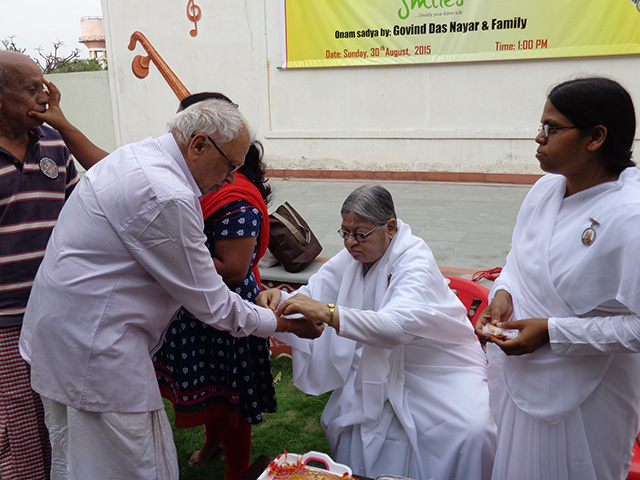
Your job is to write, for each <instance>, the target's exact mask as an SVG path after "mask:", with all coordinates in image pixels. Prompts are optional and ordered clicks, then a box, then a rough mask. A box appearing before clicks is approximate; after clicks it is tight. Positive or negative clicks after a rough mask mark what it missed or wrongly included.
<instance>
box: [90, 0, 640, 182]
mask: <svg viewBox="0 0 640 480" xmlns="http://www.w3.org/2000/svg"><path fill="white" fill-rule="evenodd" d="M280 1H281V0H264V1H255V0H243V1H240V0H216V2H212V1H208V2H207V1H205V0H196V3H197V4H199V5H200V7H201V8H202V18H201V20H200V21H199V22H198V35H197V36H196V37H191V36H190V35H189V30H190V29H191V28H192V27H193V23H191V22H190V21H189V20H188V18H187V17H186V14H185V7H186V3H187V2H186V0H171V1H169V0H138V1H137V2H135V4H131V2H124V1H122V0H102V3H103V13H104V15H105V29H106V37H107V49H108V55H109V57H110V64H109V75H110V80H111V92H112V96H113V100H114V102H113V103H114V118H115V131H116V141H117V142H118V143H119V144H123V143H128V142H133V141H137V140H139V139H142V138H144V137H147V136H155V135H159V134H162V133H164V132H165V127H164V125H165V123H166V120H168V119H169V118H170V116H171V115H172V114H173V112H175V109H176V107H177V104H178V99H177V97H176V96H175V95H174V94H173V92H172V91H171V90H170V88H169V86H168V85H167V83H166V82H165V81H164V79H163V78H162V76H161V75H160V73H159V72H158V70H157V68H156V67H155V66H154V65H152V66H151V69H150V73H149V75H148V77H146V78H144V79H138V78H136V77H134V75H133V73H132V71H131V61H132V60H133V57H134V56H135V55H137V54H144V51H143V49H142V48H141V47H140V46H137V47H136V49H135V52H131V51H129V50H128V49H127V45H128V43H129V37H130V35H131V33H132V32H134V31H136V30H139V31H141V32H142V33H143V34H145V35H146V37H147V38H148V39H149V40H150V41H151V43H152V44H153V46H154V47H155V48H156V50H157V51H158V52H159V53H160V55H161V56H162V57H163V58H164V60H165V61H166V62H167V63H168V64H169V66H170V67H171V68H172V69H173V71H174V72H175V73H176V74H177V75H178V77H179V78H180V80H181V81H182V82H183V83H184V84H185V86H186V87H187V88H188V89H189V90H190V91H191V92H197V91H203V90H215V91H221V92H223V93H225V94H227V95H228V96H230V97H231V98H232V99H233V100H234V101H235V102H237V103H239V104H240V107H241V110H242V111H243V113H244V114H245V116H246V117H247V119H248V120H249V122H250V123H251V124H252V125H253V126H254V128H255V129H256V130H257V133H258V138H259V139H261V140H263V143H264V145H265V151H266V158H267V161H268V163H269V166H270V167H272V168H296V169H331V170H374V171H376V170H395V171H455V172H490V173H525V174H527V173H534V174H535V173H540V170H539V168H538V165H537V161H536V160H535V158H534V152H535V144H534V142H533V137H534V136H535V134H536V131H537V126H538V124H539V119H540V114H541V111H542V106H543V104H544V101H545V93H546V91H547V90H548V89H549V87H550V86H552V85H553V84H555V83H557V82H558V81H561V80H565V79H567V78H571V77H575V76H579V75H587V74H598V75H606V76H610V77H613V78H615V79H617V80H619V81H620V82H621V83H622V84H623V85H625V86H626V87H627V88H628V89H629V91H630V92H631V93H632V96H633V97H634V98H635V100H636V104H637V105H638V107H639V109H640V56H638V55H635V56H620V57H600V58H577V59H557V60H535V61H512V62H485V63H464V64H462V63H461V64H432V65H407V66H379V67H357V68H353V67H352V68H331V69H301V70H282V69H279V68H278V67H279V66H280V65H281V64H282V54H281V27H282V26H281V22H280ZM550 21H554V19H551V20H550ZM555 21H558V22H559V25H560V24H564V21H563V20H562V19H556V20H555Z"/></svg>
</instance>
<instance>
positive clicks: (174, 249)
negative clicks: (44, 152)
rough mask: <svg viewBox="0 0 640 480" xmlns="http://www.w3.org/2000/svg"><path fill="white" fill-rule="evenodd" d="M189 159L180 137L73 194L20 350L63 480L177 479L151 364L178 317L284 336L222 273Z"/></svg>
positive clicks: (140, 148)
mask: <svg viewBox="0 0 640 480" xmlns="http://www.w3.org/2000/svg"><path fill="white" fill-rule="evenodd" d="M243 128H244V127H243ZM192 142H193V141H192ZM229 144H230V143H227V145H229ZM190 145H193V143H192V144H190ZM247 147H248V134H247ZM212 148H213V147H211V148H210V149H209V150H210V151H213V150H211V149H212ZM185 155H186V154H183V152H182V151H181V149H180V146H179V144H178V143H177V141H176V138H174V135H173V134H167V135H164V136H162V137H159V138H156V139H147V140H144V141H142V142H139V143H136V144H132V145H127V146H125V147H122V148H121V149H119V150H117V151H116V152H114V153H113V154H111V155H110V156H108V157H107V158H105V159H104V160H103V161H101V162H100V163H99V164H98V165H97V166H96V167H94V168H92V169H91V170H90V171H89V172H88V173H87V174H86V175H85V176H84V178H83V179H82V180H81V181H80V183H79V184H78V185H77V187H76V190H75V191H74V193H73V195H71V197H70V198H69V200H68V201H67V203H66V205H65V207H64V208H63V210H62V213H61V214H60V218H59V221H58V224H57V226H56V228H55V229H54V232H53V235H52V237H51V240H50V242H49V244H48V246H47V250H46V253H45V256H44V261H43V262H42V265H41V267H40V269H39V271H38V274H37V276H36V279H35V282H34V285H33V290H32V292H31V297H30V300H29V303H28V306H27V311H26V313H25V318H24V326H23V329H22V335H21V338H20V351H21V354H22V356H23V357H24V358H25V360H27V361H28V362H29V363H30V364H31V368H32V371H31V373H32V376H31V380H32V386H33V389H34V390H35V391H37V392H38V393H40V394H41V395H42V396H43V401H44V402H45V407H46V408H47V415H48V417H47V424H48V426H49V429H50V432H51V439H52V446H53V450H54V464H53V470H52V475H53V477H54V478H73V479H90V478H123V479H124V478H127V479H129V478H136V479H143V478H145V479H147V478H148V479H156V478H162V479H164V478H167V479H172V480H176V479H177V478H178V471H177V457H176V454H175V447H174V446H173V440H172V438H171V430H170V427H169V426H168V421H167V419H166V415H165V413H164V410H163V403H162V399H161V396H160V391H159V389H158V384H157V381H156V377H155V373H154V369H153V365H152V362H151V355H152V354H153V353H154V352H155V351H156V350H157V349H158V348H159V346H160V344H161V342H162V339H163V336H164V332H165V330H166V328H167V327H168V325H169V323H170V321H171V318H172V317H173V315H174V313H175V312H176V311H177V310H178V308H179V307H180V306H181V305H184V306H185V308H187V309H188V310H189V311H190V312H191V313H192V314H193V315H194V316H195V317H197V318H198V319H200V320H201V321H203V322H205V323H207V324H210V325H214V326H215V327H216V328H221V329H224V330H227V331H229V332H230V333H232V334H233V335H236V336H246V335H257V336H262V337H266V336H268V335H270V334H272V333H273V332H274V331H275V330H276V327H277V320H276V318H275V316H274V314H273V312H271V311H270V310H268V309H264V308H260V307H257V306H254V305H252V304H250V303H248V302H245V301H243V300H242V299H241V297H240V296H238V295H236V294H234V293H232V292H230V290H229V289H228V288H227V286H226V285H225V284H224V282H223V281H222V279H221V277H220V276H219V275H217V274H216V273H215V267H214V265H213V261H212V259H211V256H210V254H209V251H208V250H207V248H206V246H205V240H206V239H205V236H204V234H203V231H204V225H203V220H202V212H201V210H200V203H199V199H198V198H199V197H200V196H201V195H202V192H201V189H200V187H199V186H198V183H197V182H196V179H197V178H196V177H195V174H192V172H191V170H190V168H189V166H188V164H187V162H186V158H185ZM238 156H239V155H238ZM241 158H242V159H243V158H244V152H243V153H242V157H241ZM220 162H224V160H223V159H222V158H221V159H220ZM221 165H224V167H223V168H225V169H227V168H228V167H227V166H226V163H221ZM210 170H213V169H212V168H211V169H210ZM225 171H228V170H225ZM204 174H206V175H209V176H210V171H205V172H204ZM211 178H213V177H211ZM220 178H222V177H220ZM220 178H218V180H216V181H220ZM212 181H213V180H212ZM52 425H53V428H52ZM72 429H77V431H76V430H73V431H72ZM67 430H68V431H69V432H71V433H67ZM129 436H130V437H129ZM154 450H155V451H156V452H155V454H154ZM67 475H68V476H67Z"/></svg>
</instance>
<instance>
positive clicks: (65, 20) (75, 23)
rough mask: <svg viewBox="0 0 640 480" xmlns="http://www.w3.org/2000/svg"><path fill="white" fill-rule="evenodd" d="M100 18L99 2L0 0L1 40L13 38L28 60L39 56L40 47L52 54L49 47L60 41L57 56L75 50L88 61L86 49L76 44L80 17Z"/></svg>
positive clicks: (87, 0)
mask: <svg viewBox="0 0 640 480" xmlns="http://www.w3.org/2000/svg"><path fill="white" fill-rule="evenodd" d="M101 16H102V6H101V2H100V0H0V40H4V39H5V38H7V37H9V36H13V35H15V38H14V39H13V41H14V43H15V44H16V46H17V47H18V48H26V49H27V51H26V52H25V53H26V54H27V55H29V56H30V57H38V52H37V50H36V49H37V48H38V47H39V46H41V47H42V48H43V53H50V52H53V45H52V44H53V43H55V42H56V41H58V40H60V41H62V42H63V43H64V46H62V47H61V48H60V49H59V50H58V52H59V56H65V55H68V54H69V53H71V52H72V51H73V50H74V49H76V48H77V49H78V50H80V58H88V56H89V50H87V47H85V46H84V44H82V43H79V42H78V39H79V38H80V18H81V17H101ZM3 48H4V47H3V46H2V45H1V44H0V49H3Z"/></svg>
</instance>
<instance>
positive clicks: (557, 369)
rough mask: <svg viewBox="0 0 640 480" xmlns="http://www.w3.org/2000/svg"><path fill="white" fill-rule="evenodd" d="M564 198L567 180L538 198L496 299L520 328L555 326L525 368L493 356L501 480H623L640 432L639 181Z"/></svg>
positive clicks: (530, 204) (547, 181) (518, 360)
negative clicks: (507, 300)
mask: <svg viewBox="0 0 640 480" xmlns="http://www.w3.org/2000/svg"><path fill="white" fill-rule="evenodd" d="M565 192H566V182H565V178H564V177H563V176H561V175H547V176H545V177H543V178H542V179H541V180H539V181H538V183H536V185H535V186H534V187H533V188H532V189H531V191H530V192H529V194H528V196H527V198H526V199H525V201H524V203H523V204H522V207H521V210H520V213H519V215H518V221H517V224H516V227H515V230H514V233H513V242H512V244H513V248H512V251H511V252H510V253H509V256H508V258H507V264H506V266H505V268H504V269H503V271H502V274H501V275H500V277H499V279H498V280H497V281H496V283H495V284H494V287H493V289H492V295H495V293H496V292H497V291H499V290H506V291H507V292H509V293H510V294H511V297H512V299H513V308H514V311H513V316H512V319H513V320H519V319H526V318H549V322H548V330H549V339H550V343H549V344H547V345H545V346H543V347H542V348H540V349H538V350H537V351H535V352H534V353H531V354H527V355H522V356H506V355H505V354H504V353H503V352H502V351H501V350H500V349H498V348H497V347H496V346H495V345H488V346H487V354H488V357H489V359H490V363H489V367H490V372H491V373H493V372H495V373H496V375H495V376H492V375H490V387H491V394H492V401H491V404H492V406H493V407H494V416H495V418H496V422H497V423H498V426H499V429H498V431H499V440H498V453H497V456H496V461H495V467H494V474H493V479H494V480H510V479H514V478H517V479H519V480H540V479H545V480H578V479H579V480H596V479H597V480H614V479H615V480H622V479H624V478H626V475H627V472H628V470H629V465H630V462H631V448H632V445H633V439H634V437H635V436H636V435H637V433H638V430H639V428H640V424H639V418H640V417H639V413H640V374H639V372H640V355H639V354H638V353H635V352H640V319H639V318H638V314H639V313H640V255H639V254H638V245H640V172H639V171H638V170H637V169H636V168H635V167H630V168H627V169H626V170H624V171H623V172H622V173H621V175H620V177H619V179H618V180H617V181H615V182H605V183H601V184H599V185H596V186H594V187H591V188H589V189H587V190H584V191H582V192H579V193H576V194H574V195H571V196H569V197H566V198H565ZM589 228H592V229H593V230H594V231H595V235H592V237H591V240H592V243H589V240H586V241H585V242H583V241H582V237H583V233H584V232H585V231H586V230H587V229H589ZM587 233H589V232H587ZM534 254H535V255H534Z"/></svg>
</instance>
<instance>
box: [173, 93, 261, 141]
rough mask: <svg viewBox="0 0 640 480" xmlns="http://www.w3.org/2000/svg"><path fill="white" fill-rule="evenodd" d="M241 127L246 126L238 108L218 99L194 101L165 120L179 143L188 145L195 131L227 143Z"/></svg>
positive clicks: (235, 135)
mask: <svg viewBox="0 0 640 480" xmlns="http://www.w3.org/2000/svg"><path fill="white" fill-rule="evenodd" d="M243 127H247V128H248V126H247V124H246V121H245V119H244V117H243V116H242V114H241V113H240V112H239V111H238V109H237V108H236V107H235V106H234V105H233V104H231V103H229V102H227V101H225V100H220V99H210V100H203V101H201V102H198V103H194V104H193V105H191V106H190V107H187V108H185V109H184V110H182V111H181V112H178V113H176V114H175V115H174V117H173V118H172V119H171V120H169V121H168V122H167V129H168V130H169V131H170V132H171V133H173V134H174V135H175V137H176V140H177V141H178V143H179V144H181V145H188V144H189V141H190V140H191V137H192V136H193V135H194V134H196V133H204V134H205V135H208V136H210V137H212V138H213V139H214V140H215V141H216V142H220V143H221V144H224V143H228V142H230V141H232V140H233V139H234V138H236V137H237V136H238V133H239V132H240V130H242V128H243ZM250 135H251V133H250Z"/></svg>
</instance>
